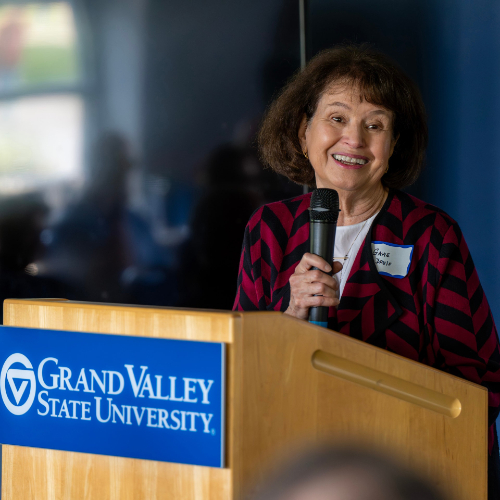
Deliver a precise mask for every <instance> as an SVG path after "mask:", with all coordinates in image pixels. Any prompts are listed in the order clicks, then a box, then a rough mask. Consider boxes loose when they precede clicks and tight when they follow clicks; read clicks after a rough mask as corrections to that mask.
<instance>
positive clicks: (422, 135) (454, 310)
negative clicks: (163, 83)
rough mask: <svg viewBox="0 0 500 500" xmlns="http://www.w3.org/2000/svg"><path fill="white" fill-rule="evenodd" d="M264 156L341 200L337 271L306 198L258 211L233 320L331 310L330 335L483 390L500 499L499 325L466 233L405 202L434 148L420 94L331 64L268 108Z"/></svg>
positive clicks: (367, 61) (383, 67) (362, 54)
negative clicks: (312, 226)
mask: <svg viewBox="0 0 500 500" xmlns="http://www.w3.org/2000/svg"><path fill="white" fill-rule="evenodd" d="M259 144H260V149H261V153H262V156H263V158H264V160H265V162H266V163H267V164H268V165H269V166H270V167H271V168H273V169H274V170H275V171H277V172H279V173H281V174H283V175H285V176H287V177H288V178H289V179H291V180H292V181H295V182H297V183H301V184H307V185H309V186H310V187H318V188H331V189H335V190H336V191H337V192H338V194H339V200H340V209H341V212H340V215H339V219H338V226H337V234H336V241H335V255H334V261H335V262H334V263H332V262H326V261H324V260H323V259H321V258H320V257H318V256H316V255H311V254H309V253H308V246H309V241H308V237H309V214H308V210H307V209H308V208H309V204H310V196H311V195H310V194H306V195H302V196H298V197H297V198H294V199H291V200H285V201H281V202H277V203H271V204H269V205H266V206H264V207H261V208H260V209H259V210H257V211H256V212H255V213H254V214H253V216H252V217H251V219H250V221H249V223H248V225H247V228H246V231H245V237H244V242H243V251H242V255H241V260H240V272H239V276H238V291H237V296H236V301H235V304H234V309H235V310H243V311H247V310H276V311H283V312H284V313H285V314H289V315H292V316H294V317H296V318H300V319H307V317H308V312H309V308H310V307H312V306H328V307H329V322H328V327H329V328H331V329H333V330H335V331H338V332H341V333H344V334H346V335H349V336H351V337H354V338H357V339H360V340H364V341H365V342H368V343H370V344H373V345H375V346H378V347H381V348H385V349H387V350H389V351H392V352H395V353H398V354H401V355H403V356H406V357H408V358H410V359H413V360H416V361H419V362H421V363H425V364H427V365H429V366H432V367H434V368H438V369H441V370H444V371H447V372H449V373H451V374H453V375H457V376H459V377H462V378H465V379H468V380H471V381H472V382H475V383H478V384H482V385H484V386H485V387H487V388H488V390H489V408H490V411H489V424H490V429H489V453H490V462H489V495H490V498H497V493H495V492H497V491H498V489H497V488H498V474H499V470H500V468H499V457H498V439H497V436H496V429H495V426H494V423H495V419H496V417H497V415H498V411H499V405H500V349H499V342H498V337H497V332H496V328H495V324H494V322H493V318H492V315H491V311H490V308H489V305H488V302H487V300H486V297H485V295H484V293H483V290H482V288H481V285H480V283H479V279H478V276H477V273H476V271H475V268H474V264H473V262H472V259H471V256H470V253H469V250H468V248H467V245H466V243H465V241H464V238H463V236H462V233H461V231H460V228H459V226H458V224H457V223H456V222H455V221H454V220H453V219H452V218H451V217H449V216H448V215H447V214H446V213H444V212H443V211H442V210H439V209H438V208H436V207H434V206H432V205H429V204H426V203H424V202H422V201H420V200H418V199H416V198H414V197H412V196H410V195H408V194H405V193H403V192H401V191H399V189H401V188H403V187H405V186H408V185H410V184H411V183H412V182H414V181H415V180H416V179H417V177H418V175H419V173H420V170H421V166H422V162H423V158H424V152H425V147H426V144H427V126H426V120H425V110H424V106H423V104H422V101H421V98H420V95H419V92H418V90H417V89H416V87H415V85H414V84H413V83H412V82H411V80H410V79H409V78H408V77H407V76H406V75H405V74H404V73H403V72H402V71H401V70H400V69H399V68H398V67H397V66H395V65H394V63H392V62H391V61H389V60H388V59H387V58H386V57H385V56H383V55H381V54H379V53H376V52H373V51H370V50H368V49H366V48H363V47H356V46H350V47H340V48H334V49H332V50H328V51H325V52H322V53H320V54H319V55H318V56H316V57H315V58H314V59H313V60H311V62H310V63H309V64H308V66H307V67H306V68H305V70H304V71H303V72H301V73H299V74H297V75H296V76H295V77H294V78H293V79H292V80H291V81H290V82H289V84H288V85H287V86H286V87H285V89H284V90H283V92H282V93H281V95H280V96H279V97H278V99H277V100H276V101H275V102H274V103H273V104H272V106H271V108H270V110H269V112H268V114H267V116H266V118H265V120H264V123H263V126H262V128H261V132H260V135H259ZM332 266H333V277H332V276H330V275H328V274H326V273H327V272H329V271H332ZM313 267H316V268H318V269H322V270H324V271H325V272H326V273H322V272H320V271H318V270H313V269H312V268H313Z"/></svg>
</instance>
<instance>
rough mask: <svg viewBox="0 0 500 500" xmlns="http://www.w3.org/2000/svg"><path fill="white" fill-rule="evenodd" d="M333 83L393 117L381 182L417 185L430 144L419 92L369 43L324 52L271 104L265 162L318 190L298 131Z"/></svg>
mask: <svg viewBox="0 0 500 500" xmlns="http://www.w3.org/2000/svg"><path fill="white" fill-rule="evenodd" d="M335 83H339V84H346V85H349V84H350V85H353V86H356V87H358V88H359V90H360V93H361V95H362V96H363V98H364V99H365V100H366V101H367V102H369V103H372V104H376V105H379V106H383V107H385V108H386V109H389V110H390V111H392V112H393V113H394V123H393V135H394V137H395V138H396V137H398V142H397V144H396V147H395V148H394V153H393V155H392V156H391V158H390V160H389V171H388V172H387V173H386V174H385V175H384V176H383V177H382V183H383V184H384V186H386V187H389V188H396V189H401V188H403V187H405V186H409V185H410V184H412V183H413V182H415V181H416V180H417V178H418V176H419V175H420V172H421V170H422V166H423V161H424V156H425V148H426V146H427V123H426V115H425V108H424V104H423V102H422V98H421V97H420V92H419V91H418V89H417V87H416V85H415V84H414V83H413V82H412V80H411V79H410V78H409V77H408V76H406V74H405V73H404V72H403V71H402V70H401V69H400V68H399V67H398V66H397V65H396V64H395V63H394V62H393V61H391V60H390V59H389V58H388V57H386V56H385V55H383V54H381V53H379V52H376V51H375V50H373V49H371V48H370V47H368V46H366V45H361V46H358V45H348V46H340V47H335V48H333V49H328V50H325V51H323V52H320V53H319V54H318V55H316V56H315V57H314V58H313V59H311V61H310V62H309V63H308V65H307V66H306V67H305V69H304V70H303V71H301V72H298V73H297V74H296V75H295V76H294V77H293V78H292V79H291V80H290V81H289V83H288V84H287V85H286V86H285V87H284V89H283V90H282V91H281V93H280V95H279V96H278V98H277V99H276V100H275V101H274V102H273V103H272V104H271V106H270V108H269V110H268V111H267V114H266V116H265V117H264V121H263V123H262V126H261V129H260V132H259V136H258V142H259V148H260V152H261V156H262V159H263V161H264V163H265V164H266V165H268V166H270V167H271V168H272V169H273V170H274V171H276V172H278V173H280V174H283V175H284V176H286V177H288V178H289V179H290V180H292V181H294V182H296V183H298V184H307V185H309V186H311V187H314V186H315V178H314V170H313V168H312V165H311V164H310V163H309V160H308V159H306V158H305V157H304V155H303V154H302V149H301V146H300V142H299V138H298V131H299V127H300V124H301V122H302V119H303V117H304V114H305V115H306V117H307V119H308V120H310V119H311V118H312V116H313V115H314V113H315V111H316V107H317V105H318V101H319V99H320V97H321V96H322V94H323V92H325V90H327V88H328V87H330V86H331V85H332V84H335Z"/></svg>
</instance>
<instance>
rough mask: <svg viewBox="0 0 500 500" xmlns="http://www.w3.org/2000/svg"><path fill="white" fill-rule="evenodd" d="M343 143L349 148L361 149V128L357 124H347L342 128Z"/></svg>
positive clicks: (362, 142)
mask: <svg viewBox="0 0 500 500" xmlns="http://www.w3.org/2000/svg"><path fill="white" fill-rule="evenodd" d="M343 141H344V144H345V145H346V146H349V147H351V148H353V149H354V148H362V147H363V146H364V145H365V139H364V134H363V127H362V126H361V124H358V123H352V122H351V123H348V124H347V125H346V127H345V128H344V136H343Z"/></svg>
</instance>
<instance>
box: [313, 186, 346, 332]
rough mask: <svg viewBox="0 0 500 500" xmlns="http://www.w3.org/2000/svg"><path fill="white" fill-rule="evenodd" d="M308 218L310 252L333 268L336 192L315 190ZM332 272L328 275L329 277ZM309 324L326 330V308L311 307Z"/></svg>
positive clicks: (336, 211) (336, 209)
mask: <svg viewBox="0 0 500 500" xmlns="http://www.w3.org/2000/svg"><path fill="white" fill-rule="evenodd" d="M309 218H310V224H309V242H310V252H311V253H314V254H316V255H319V256H320V257H322V258H323V259H325V260H326V261H327V262H328V264H330V265H331V266H332V267H333V251H334V248H335V231H336V229H337V219H338V218H339V195H338V193H337V191H335V190H334V189H326V188H320V189H315V190H314V191H313V194H312V196H311V206H310V207H309ZM313 269H317V267H313ZM323 272H324V271H323ZM332 272H333V270H332ZM332 272H330V273H328V274H330V275H331V274H332ZM309 322H310V323H314V324H315V325H319V326H323V327H325V328H326V327H327V326H328V307H311V308H310V309H309Z"/></svg>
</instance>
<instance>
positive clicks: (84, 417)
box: [0, 326, 225, 467]
mask: <svg viewBox="0 0 500 500" xmlns="http://www.w3.org/2000/svg"><path fill="white" fill-rule="evenodd" d="M0 366H1V367H2V368H1V372H0V394H1V397H2V403H0V442H1V443H3V444H13V445H19V446H32V447H36V448H49V449H55V450H66V451H76V452H83V453H96V454H100V455H114V456H120V457H130V458H141V459H148V460H160V461H166V462H178V463H184V464H192V465H205V466H210V467H224V448H225V447H224V434H225V433H224V430H225V429H224V424H225V422H224V420H225V401H224V395H225V387H224V385H225V344H224V343H215V342H196V341H188V340H171V339H157V338H148V337H129V336H120V335H104V334H88V333H79V332H65V331H56V330H39V329H32V328H16V327H8V326H3V327H0Z"/></svg>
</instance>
